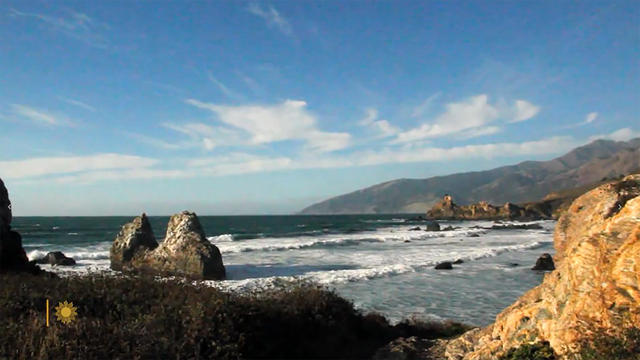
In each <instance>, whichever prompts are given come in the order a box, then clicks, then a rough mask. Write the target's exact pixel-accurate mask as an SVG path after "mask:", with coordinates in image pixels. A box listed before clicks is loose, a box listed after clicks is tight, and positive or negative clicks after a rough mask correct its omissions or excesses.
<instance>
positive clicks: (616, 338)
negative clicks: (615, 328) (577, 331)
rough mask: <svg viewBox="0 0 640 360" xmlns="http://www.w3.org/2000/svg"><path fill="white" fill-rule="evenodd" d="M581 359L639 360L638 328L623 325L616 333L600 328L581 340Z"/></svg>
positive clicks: (579, 357) (639, 333) (639, 337)
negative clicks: (589, 336) (588, 337)
mask: <svg viewBox="0 0 640 360" xmlns="http://www.w3.org/2000/svg"><path fill="white" fill-rule="evenodd" d="M576 357H577V358H578V359H581V360H640V328H637V327H625V328H623V329H621V330H620V331H619V332H618V333H617V334H611V333H609V332H607V331H604V330H602V329H600V330H597V331H595V333H594V335H593V336H592V337H591V338H590V339H587V340H585V341H584V342H583V344H582V346H581V349H580V352H579V353H578V354H576Z"/></svg>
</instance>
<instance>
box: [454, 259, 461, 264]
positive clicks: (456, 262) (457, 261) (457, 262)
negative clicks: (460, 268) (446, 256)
mask: <svg viewBox="0 0 640 360" xmlns="http://www.w3.org/2000/svg"><path fill="white" fill-rule="evenodd" d="M453 264H455V265H460V264H464V260H462V259H458V260H456V261H454V262H453Z"/></svg>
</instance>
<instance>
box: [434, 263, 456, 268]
mask: <svg viewBox="0 0 640 360" xmlns="http://www.w3.org/2000/svg"><path fill="white" fill-rule="evenodd" d="M434 269H436V270H451V269H453V264H452V263H451V262H450V261H445V262H441V263H439V264H438V265H436V266H435V267H434Z"/></svg>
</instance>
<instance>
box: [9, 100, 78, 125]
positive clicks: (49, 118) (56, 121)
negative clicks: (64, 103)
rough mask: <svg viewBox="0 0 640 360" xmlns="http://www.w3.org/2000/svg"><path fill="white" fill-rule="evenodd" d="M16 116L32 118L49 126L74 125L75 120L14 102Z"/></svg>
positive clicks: (12, 109) (13, 108)
mask: <svg viewBox="0 0 640 360" xmlns="http://www.w3.org/2000/svg"><path fill="white" fill-rule="evenodd" d="M11 111H12V113H13V115H14V116H16V117H19V118H23V119H27V120H30V121H32V122H34V123H36V124H40V125H48V126H72V125H73V122H72V121H71V120H69V118H68V117H66V116H65V115H58V114H55V115H54V114H52V113H50V112H48V111H45V110H41V109H36V108H34V107H30V106H27V105H21V104H12V105H11Z"/></svg>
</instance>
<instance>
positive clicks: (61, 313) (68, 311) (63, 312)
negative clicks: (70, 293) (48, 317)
mask: <svg viewBox="0 0 640 360" xmlns="http://www.w3.org/2000/svg"><path fill="white" fill-rule="evenodd" d="M77 315H78V309H77V308H76V307H74V306H73V303H72V302H71V303H70V302H67V301H66V300H65V301H64V302H61V303H58V306H56V317H57V318H58V321H62V322H63V323H65V324H68V323H70V322H71V321H73V320H74V319H75V318H76V316H77Z"/></svg>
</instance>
